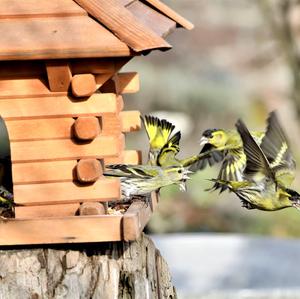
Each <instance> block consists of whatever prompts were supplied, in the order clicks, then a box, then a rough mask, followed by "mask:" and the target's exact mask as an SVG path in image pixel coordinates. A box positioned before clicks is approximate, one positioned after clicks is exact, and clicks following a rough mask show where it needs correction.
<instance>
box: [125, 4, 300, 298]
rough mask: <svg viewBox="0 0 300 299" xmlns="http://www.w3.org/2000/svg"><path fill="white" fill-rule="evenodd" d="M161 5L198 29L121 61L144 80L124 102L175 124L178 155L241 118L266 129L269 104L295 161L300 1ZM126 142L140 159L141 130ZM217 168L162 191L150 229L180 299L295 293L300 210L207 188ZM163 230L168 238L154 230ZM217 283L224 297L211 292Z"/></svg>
mask: <svg viewBox="0 0 300 299" xmlns="http://www.w3.org/2000/svg"><path fill="white" fill-rule="evenodd" d="M164 2H165V3H166V4H168V5H169V6H170V7H172V8H174V9H175V10H176V11H177V12H179V13H180V14H182V15H183V16H185V17H186V18H187V19H188V20H190V21H191V22H192V23H193V24H194V25H195V28H194V30H192V31H185V30H177V31H176V32H175V33H174V34H171V35H170V37H169V38H168V40H169V42H170V43H171V44H172V45H173V49H171V50H170V51H168V52H166V53H164V52H153V53H151V55H149V56H147V57H137V58H135V59H134V60H133V61H132V62H131V63H129V64H128V65H127V66H126V70H128V71H138V72H139V74H140V81H141V89H140V92H139V93H137V94H135V95H129V96H127V97H126V99H125V103H126V109H133V110H137V109H138V110H140V111H141V112H142V114H154V115H157V116H159V117H163V118H167V119H168V120H169V121H171V122H173V123H174V124H175V125H176V126H177V128H178V129H180V130H181V131H182V135H183V138H182V141H181V148H182V150H181V152H180V155H179V156H180V157H186V156H187V155H191V154H196V153H198V152H199V150H200V147H199V144H198V142H199V139H200V135H201V133H202V132H203V131H204V130H205V129H207V128H225V129H232V128H234V124H235V122H236V120H237V119H238V118H239V117H241V118H242V119H243V120H244V121H245V122H246V123H247V125H248V127H249V128H250V129H252V130H255V129H259V130H264V128H265V120H266V117H267V115H268V113H269V112H270V111H271V110H274V109H276V110H277V111H278V114H279V118H280V120H281V122H282V124H283V126H284V128H285V130H286V132H287V134H288V136H289V138H290V143H291V146H292V150H293V153H294V156H295V158H296V161H297V162H298V165H300V150H299V148H300V138H299V137H298V136H300V130H299V128H300V126H299V122H300V63H299V62H300V60H299V58H300V3H299V2H300V1H293V0H239V1H236V0H214V1H204V0H181V1H179V0H178V1H171V0H168V1H164ZM127 144H128V147H130V148H138V149H141V150H142V151H143V154H144V159H145V158H146V157H147V138H146V134H145V132H144V131H143V130H142V131H140V132H137V133H131V134H129V135H128V137H127ZM219 166H220V165H217V167H213V168H207V169H205V170H204V171H201V172H199V173H197V174H195V175H194V176H193V178H192V180H190V182H189V184H188V192H187V193H181V192H180V191H179V190H178V188H177V187H170V188H165V189H163V190H162V191H161V201H160V204H159V207H158V209H157V211H156V212H155V214H154V215H153V217H152V220H151V222H150V224H149V226H148V228H147V229H148V231H149V232H150V233H152V234H156V235H157V234H159V235H158V236H156V237H155V241H156V242H157V246H158V248H160V249H161V250H162V252H163V254H164V256H165V258H166V260H167V261H168V262H169V265H170V267H171V270H172V274H173V277H174V279H175V285H176V286H178V291H179V293H180V294H181V296H182V298H300V292H298V290H297V288H298V278H299V286H300V269H299V270H298V269H297V264H298V263H297V262H295V261H298V259H300V243H299V241H298V238H299V237H300V213H299V211H297V210H295V209H285V210H281V211H277V212H272V213H271V212H262V211H256V210H250V211H249V210H246V209H244V208H241V203H240V202H239V200H238V198H237V197H236V196H235V195H234V194H230V193H228V192H224V193H223V194H221V195H220V196H219V195H218V193H217V192H213V193H211V192H206V191H205V189H206V188H208V187H209V186H210V185H211V183H210V182H209V181H207V179H209V178H215V177H216V176H217V173H218V167H219ZM299 182H300V173H298V175H297V179H296V180H295V182H294V184H293V187H294V188H295V189H296V190H298V191H300V188H299V187H298V185H299ZM167 233H168V234H170V233H173V235H161V234H167ZM174 233H176V234H174ZM178 233H182V234H178ZM191 248H192V249H193V250H192V249H191ZM213 253H214V254H215V255H214V256H213V257H212V254H213ZM196 257H197V258H196ZM224 260H225V261H224ZM188 261H190V263H189V262H188ZM195 263H198V264H197V265H198V266H197V267H196V265H195ZM243 263H244V264H243ZM249 263H250V264H249ZM237 264H239V266H236V265H237ZM188 265H189V266H188ZM234 265H235V266H236V267H234ZM247 265H248V266H247ZM224 267H225V268H226V269H225V268H224ZM196 268H197V271H198V272H197V271H196ZM191 269H192V270H191ZM199 269H200V270H199ZM189 270H190V271H192V272H191V273H190V272H188V271H189ZM193 271H194V272H193ZM195 271H196V272H195ZM199 271H200V272H199ZM211 271H214V272H213V273H211ZM226 271H227V272H226ZM193 273H194V274H193ZM207 273H210V274H209V275H206V274H207ZM226 273H227V274H226ZM189 275H190V276H189ZM226 275H227V276H226ZM276 275H277V276H276ZM278 275H279V276H278ZM207 276H208V277H207ZM221 276H222V279H221V278H220V277H221ZM184 277H185V278H184ZM187 277H189V278H187ZM224 277H227V279H224ZM237 278H238V279H237ZM254 278H255V279H254ZM183 281H186V283H182V282H183ZM200 281H201V283H200ZM212 282H214V283H212ZM189 283H191V285H189ZM245 289H247V290H248V293H247V292H246V293H245ZM220 290H221V291H222V290H223V291H224V290H227V293H226V294H227V295H226V294H225V293H224V292H221V293H222V294H221V295H220V294H219V293H218V294H217V293H214V295H211V296H212V297H209V296H210V295H209V293H211V292H214V291H217V292H218V291H220ZM232 290H235V291H236V292H237V290H239V291H241V290H243V292H242V293H240V292H238V293H236V292H235V293H230V292H231V291H232ZM249 290H256V291H257V292H258V293H251V291H249ZM265 290H267V291H266V293H265ZM228 292H229V293H228ZM270 292H272V296H273V297H270V296H271V295H270V294H271V293H270ZM224 294H225V295H224ZM201 296H204V297H201ZM218 296H221V297H218ZM222 296H223V297H222ZM224 296H225V297H224ZM226 296H227V297H226ZM234 296H237V297H234ZM180 298H181V297H180Z"/></svg>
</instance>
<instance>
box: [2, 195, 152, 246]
mask: <svg viewBox="0 0 300 299" xmlns="http://www.w3.org/2000/svg"><path fill="white" fill-rule="evenodd" d="M156 204H157V196H156V194H155V193H153V194H152V197H151V201H150V204H148V205H147V204H146V203H144V202H143V201H137V202H133V203H132V204H131V206H130V207H129V208H128V210H127V211H126V212H125V214H124V215H97V216H69V217H61V216H60V217H59V216H54V217H46V218H43V217H40V218H19V219H9V218H7V219H0V246H12V245H34V244H59V243H88V242H112V241H123V240H126V241H129V240H135V239H136V238H138V237H139V236H140V234H141V232H142V230H143V228H144V227H145V225H146V224H147V222H148V221H149V219H150V217H151V215H152V212H153V210H154V209H155V207H156ZM32 208H33V207H32ZM28 209H30V207H28ZM27 216H29V214H27ZM27 216H26V217H27Z"/></svg>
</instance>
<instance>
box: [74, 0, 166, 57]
mask: <svg viewBox="0 0 300 299" xmlns="http://www.w3.org/2000/svg"><path fill="white" fill-rule="evenodd" d="M75 1H76V2H77V3H78V4H79V5H80V6H81V7H82V8H83V9H85V10H86V11H87V12H88V13H89V14H90V15H92V16H93V17H94V18H96V19H97V20H98V21H99V22H101V23H102V24H104V25H105V26H106V27H107V28H109V29H110V30H111V31H112V32H113V33H114V34H115V35H116V36H118V37H119V38H120V40H122V41H124V42H125V43H126V44H127V45H128V46H129V47H130V48H132V49H133V50H134V51H136V52H140V51H144V50H152V49H169V48H171V46H170V45H169V44H168V43H167V42H166V41H165V40H164V39H162V38H161V37H160V36H159V35H157V34H156V33H155V32H153V31H152V30H151V29H150V28H148V27H146V26H144V25H143V24H142V23H141V22H140V21H139V20H138V19H136V18H135V17H134V16H133V15H132V14H131V13H130V12H129V11H128V10H127V9H126V8H125V7H124V6H123V5H122V4H121V3H119V2H118V1H117V0H97V1H96V0H75Z"/></svg>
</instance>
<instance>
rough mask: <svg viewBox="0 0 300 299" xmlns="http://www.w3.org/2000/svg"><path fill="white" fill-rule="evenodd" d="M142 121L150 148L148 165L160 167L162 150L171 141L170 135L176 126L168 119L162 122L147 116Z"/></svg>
mask: <svg viewBox="0 0 300 299" xmlns="http://www.w3.org/2000/svg"><path fill="white" fill-rule="evenodd" d="M141 120H142V122H143V124H144V127H145V130H146V133H147V135H148V139H149V146H150V148H149V157H148V158H149V159H148V164H150V165H159V162H158V156H159V154H160V152H161V149H162V148H163V147H164V146H165V145H166V143H167V142H168V141H169V138H170V135H171V133H172V132H173V130H174V128H175V126H174V125H173V124H171V123H170V122H168V121H167V120H166V119H162V120H160V119H159V118H157V117H154V116H151V115H145V117H144V118H143V117H141ZM177 134H178V133H177ZM179 134H180V132H179ZM179 139H180V137H179ZM178 146H179V145H178Z"/></svg>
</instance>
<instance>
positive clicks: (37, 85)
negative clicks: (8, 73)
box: [0, 63, 67, 99]
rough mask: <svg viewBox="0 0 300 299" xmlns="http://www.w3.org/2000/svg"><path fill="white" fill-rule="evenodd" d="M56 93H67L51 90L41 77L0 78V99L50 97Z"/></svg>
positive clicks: (65, 93)
mask: <svg viewBox="0 0 300 299" xmlns="http://www.w3.org/2000/svg"><path fill="white" fill-rule="evenodd" d="M0 67H1V63H0ZM58 95H67V92H66V91H65V92H55V93H53V92H51V90H50V89H49V87H48V82H47V81H46V80H44V79H43V78H20V79H15V78H9V79H0V99H14V98H30V97H44V96H47V97H51V96H58Z"/></svg>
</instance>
